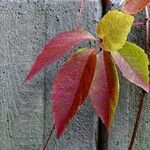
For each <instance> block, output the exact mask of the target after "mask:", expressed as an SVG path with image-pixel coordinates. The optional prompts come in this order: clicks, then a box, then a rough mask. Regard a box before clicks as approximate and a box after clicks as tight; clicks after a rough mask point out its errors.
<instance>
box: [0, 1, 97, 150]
mask: <svg viewBox="0 0 150 150" xmlns="http://www.w3.org/2000/svg"><path fill="white" fill-rule="evenodd" d="M86 4H87V5H86V8H85V11H84V15H83V20H82V24H83V26H84V27H85V28H86V29H88V30H91V31H92V32H94V29H95V23H94V21H93V20H91V19H90V16H91V13H89V12H90V11H89V7H90V9H93V10H94V7H95V6H94V5H93V3H91V2H90V1H88V2H87V3H86ZM96 6H97V5H96ZM78 7H79V1H75V0H74V1H66V2H65V1H63V2H62V1H55V0H49V1H48V0H47V1H45V0H42V1H38V0H13V1H11V0H8V1H0V12H1V13H0V18H1V19H0V33H1V34H0V70H1V71H0V95H1V96H0V149H2V150H14V149H15V150H27V149H31V150H37V149H42V147H43V143H44V142H45V139H46V135H47V133H48V131H49V129H50V128H51V126H52V123H53V121H52V113H51V111H50V108H51V102H50V98H49V97H50V93H51V85H52V80H53V78H54V75H55V73H56V72H57V71H58V70H59V68H60V66H62V64H63V63H64V62H65V60H66V59H67V58H68V56H69V55H70V54H69V53H68V54H67V55H66V56H65V57H64V58H62V59H60V60H59V61H57V63H55V64H54V65H52V66H50V67H49V68H48V69H46V70H45V73H44V71H43V72H41V73H40V74H39V75H38V76H36V77H35V78H34V79H33V80H32V81H30V82H28V83H26V84H25V85H23V86H21V83H22V81H23V79H24V77H25V75H26V74H27V71H28V69H29V68H30V67H31V64H32V63H33V59H34V58H35V56H36V55H37V54H38V52H39V50H40V48H41V47H42V45H43V44H44V43H45V42H46V41H47V40H48V39H49V38H51V37H52V36H54V35H55V34H56V33H58V32H60V31H64V30H66V29H71V28H73V27H74V23H75V16H76V12H77V11H78ZM92 44H93V43H89V42H87V43H86V44H85V46H87V45H92ZM72 52H73V50H72ZM94 117H95V114H94V111H93V109H92V107H91V104H90V102H89V101H88V102H87V103H86V104H85V106H83V107H82V108H81V109H80V110H79V112H78V114H77V117H75V119H74V120H73V122H72V123H71V125H70V126H69V127H68V129H67V130H66V132H65V134H64V135H63V137H62V138H61V139H60V140H56V139H55V136H53V137H52V139H51V141H50V143H49V145H48V149H55V150H60V149H61V150H63V149H64V150H66V149H77V150H79V149H95V136H94V135H95V133H94Z"/></svg>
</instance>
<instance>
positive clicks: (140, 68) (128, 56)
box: [112, 42, 149, 92]
mask: <svg viewBox="0 0 150 150" xmlns="http://www.w3.org/2000/svg"><path fill="white" fill-rule="evenodd" d="M112 56H113V58H114V60H115V63H116V64H117V66H118V68H119V69H120V70H121V72H122V73H123V75H124V76H125V77H126V78H127V79H128V80H129V81H131V82H133V83H135V84H136V85H138V86H140V87H142V88H143V89H144V90H145V91H147V92H149V70H148V65H149V60H148V57H147V55H146V54H145V53H144V50H143V49H141V48H140V47H138V46H137V45H135V44H133V43H130V42H126V43H125V45H124V46H123V48H121V49H119V50H118V51H116V52H114V53H112Z"/></svg>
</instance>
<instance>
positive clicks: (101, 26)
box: [97, 10, 134, 51]
mask: <svg viewBox="0 0 150 150" xmlns="http://www.w3.org/2000/svg"><path fill="white" fill-rule="evenodd" d="M133 21H134V17H133V16H131V15H128V14H125V13H123V12H121V11H118V10H113V11H109V12H108V13H107V14H106V15H105V16H104V17H103V18H102V19H101V20H100V21H99V23H98V26H97V34H98V37H99V38H100V39H101V40H102V42H101V47H102V48H103V49H104V50H106V51H115V50H117V49H119V48H121V47H122V46H123V45H124V44H125V41H126V40H127V36H128V34H129V32H130V30H131V26H132V23H133Z"/></svg>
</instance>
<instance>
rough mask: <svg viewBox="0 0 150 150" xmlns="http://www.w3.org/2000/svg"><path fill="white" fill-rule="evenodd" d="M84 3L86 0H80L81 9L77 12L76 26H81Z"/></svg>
mask: <svg viewBox="0 0 150 150" xmlns="http://www.w3.org/2000/svg"><path fill="white" fill-rule="evenodd" d="M84 3H85V0H81V1H80V10H79V14H77V17H76V27H77V28H79V27H80V23H81V16H82V12H83V9H84Z"/></svg>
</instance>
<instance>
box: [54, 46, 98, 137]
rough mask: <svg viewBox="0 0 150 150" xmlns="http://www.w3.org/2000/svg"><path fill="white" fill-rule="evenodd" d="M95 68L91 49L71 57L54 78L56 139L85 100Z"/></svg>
mask: <svg viewBox="0 0 150 150" xmlns="http://www.w3.org/2000/svg"><path fill="white" fill-rule="evenodd" d="M95 66H96V53H95V50H93V49H82V50H79V51H78V52H77V53H76V54H75V55H73V56H72V57H71V58H70V59H69V60H68V61H67V62H66V64H65V65H64V66H63V67H62V68H61V70H60V71H59V72H58V74H57V75H56V77H55V81H54V84H53V93H52V104H53V113H54V120H55V127H56V131H57V138H59V137H60V136H61V134H62V133H63V131H64V129H65V128H66V126H67V125H68V123H69V121H70V119H71V118H72V117H73V116H74V115H75V113H76V112H77V110H78V107H79V106H80V105H81V104H82V103H83V102H84V101H85V100H86V97H87V94H88V92H89V88H90V86H91V82H92V79H93V76H94V71H95Z"/></svg>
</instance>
